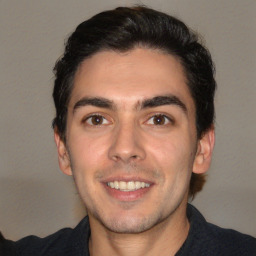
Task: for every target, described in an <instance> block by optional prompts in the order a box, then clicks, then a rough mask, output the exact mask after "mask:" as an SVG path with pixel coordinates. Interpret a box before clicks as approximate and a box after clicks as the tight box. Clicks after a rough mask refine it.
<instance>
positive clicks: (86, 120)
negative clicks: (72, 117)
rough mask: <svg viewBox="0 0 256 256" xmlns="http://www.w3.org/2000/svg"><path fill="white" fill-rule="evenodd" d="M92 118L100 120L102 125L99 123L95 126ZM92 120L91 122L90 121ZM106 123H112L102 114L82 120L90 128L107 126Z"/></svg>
mask: <svg viewBox="0 0 256 256" xmlns="http://www.w3.org/2000/svg"><path fill="white" fill-rule="evenodd" d="M92 118H99V119H101V121H103V122H102V123H98V124H93V123H92ZM89 120H90V121H89ZM105 122H108V123H110V121H108V119H107V118H105V117H104V116H103V115H101V114H92V115H90V116H87V117H86V118H84V119H83V120H82V123H87V124H88V125H90V126H101V125H107V124H106V123H105Z"/></svg>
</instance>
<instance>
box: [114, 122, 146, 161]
mask: <svg viewBox="0 0 256 256" xmlns="http://www.w3.org/2000/svg"><path fill="white" fill-rule="evenodd" d="M138 130H139V128H137V127H136V126H135V125H131V124H130V125H129V124H127V123H126V124H120V125H119V126H118V127H116V129H115V132H114V134H113V138H112V144H111V146H110V148H109V158H110V159H112V160H114V161H116V162H124V163H129V162H134V161H141V160H143V159H144V158H145V156H146V152H145V150H144V145H143V141H142V137H141V136H140V134H139V131H138Z"/></svg>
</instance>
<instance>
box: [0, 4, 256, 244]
mask: <svg viewBox="0 0 256 256" xmlns="http://www.w3.org/2000/svg"><path fill="white" fill-rule="evenodd" d="M136 3H140V4H141V3H143V4H146V5H148V6H150V7H153V8H156V9H158V10H162V11H166V12H168V13H170V14H173V15H175V16H177V17H179V18H181V19H182V20H184V21H185V22H186V23H188V24H189V25H190V27H192V28H193V29H194V30H196V31H199V32H200V33H201V34H202V36H203V37H204V38H205V41H206V42H207V46H208V48H209V49H210V51H211V52H212V55H213V59H214V60H215V63H216V67H217V82H218V86H219V88H218V93H217V98H216V110H217V123H216V135H217V142H216V148H215V152H214V159H213V164H212V167H211V169H210V171H209V174H208V183H207V184H206V186H205V188H204V191H203V192H202V193H201V194H200V195H198V197H197V198H196V199H195V201H194V204H195V205H196V206H197V207H198V208H199V209H200V210H201V212H202V213H203V214H204V215H205V217H206V218H207V219H208V220H209V221H211V222H214V223H216V224H218V225H220V226H223V227H228V228H230V227H232V228H234V229H237V230H239V231H241V232H245V233H249V234H251V235H254V236H256V220H255V216H256V202H255V201H256V186H255V181H256V174H255V173H256V168H255V167H256V164H255V159H256V135H255V128H256V118H255V108H256V101H255V98H256V87H255V81H256V76H255V74H256V61H255V60H256V56H255V55H256V51H255V48H256V35H255V31H256V15H255V13H256V1H255V0H251V1H250V0H243V1H242V0H224V1H223V0H215V1H210V0H208V1H206V0H193V1H192V0H180V1H178V0H147V1H146V0H145V1H117V0H108V1H103V0H101V1H100V0H94V1H93V0H90V1H89V0H87V1H82V0H73V1H70V0H41V1H39V0H38V1H34V0H16V1H15V0H0V46H1V47H0V65H1V66H0V83H1V86H0V121H1V125H0V230H2V232H3V233H4V234H5V236H7V237H8V238H10V239H19V238H20V237H22V236H25V235H29V234H36V235H39V236H45V235H47V234H50V233H52V232H54V231H56V230H58V229H60V228H62V227H66V226H74V225H75V224H76V223H77V222H78V221H79V220H80V219H81V218H82V216H83V215H84V209H83V207H82V206H81V203H80V201H79V196H78V195H77V192H76V190H75V188H74V185H73V181H72V178H70V177H66V176H64V175H63V174H62V173H61V172H60V171H59V168H58V163H57V153H56V150H55V145H54V141H53V132H52V130H51V120H52V118H53V115H54V108H53V103H52V99H51V91H52V85H53V74H52V71H51V70H52V67H53V65H54V63H55V61H56V59H57V58H58V57H59V56H60V55H61V53H62V51H63V41H64V38H67V36H68V34H69V33H70V32H71V31H73V30H74V28H75V27H76V26H77V25H78V24H79V23H80V22H82V21H83V20H85V19H87V18H89V17H90V16H92V15H93V14H95V13H97V12H99V11H102V10H104V9H108V8H113V7H116V6H118V5H131V4H136Z"/></svg>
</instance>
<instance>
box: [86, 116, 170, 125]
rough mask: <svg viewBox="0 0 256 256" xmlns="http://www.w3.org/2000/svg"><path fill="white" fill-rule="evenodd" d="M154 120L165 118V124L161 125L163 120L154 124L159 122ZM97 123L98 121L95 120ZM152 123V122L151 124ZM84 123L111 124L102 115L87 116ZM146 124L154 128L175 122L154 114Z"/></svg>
mask: <svg viewBox="0 0 256 256" xmlns="http://www.w3.org/2000/svg"><path fill="white" fill-rule="evenodd" d="M93 118H98V123H93V120H92V119H93ZM154 118H164V123H161V120H159V121H160V122H159V123H154V121H157V120H154ZM94 121H96V122H97V120H94ZM151 121H152V122H151ZM82 123H83V124H84V123H86V124H87V125H89V126H94V127H95V126H102V125H108V124H110V123H111V122H110V121H108V119H107V118H105V117H104V116H103V115H101V114H97V113H95V114H91V115H90V116H87V117H85V118H84V119H83V120H82ZM145 123H146V124H148V125H152V126H166V125H168V124H170V123H171V124H174V120H173V119H172V118H170V117H168V116H166V115H164V114H161V113H157V114H154V115H153V116H150V117H149V118H148V119H147V120H146V122H145Z"/></svg>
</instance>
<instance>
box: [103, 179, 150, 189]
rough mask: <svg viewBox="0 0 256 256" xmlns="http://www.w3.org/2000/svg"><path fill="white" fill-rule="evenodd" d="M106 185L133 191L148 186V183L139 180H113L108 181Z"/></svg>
mask: <svg viewBox="0 0 256 256" xmlns="http://www.w3.org/2000/svg"><path fill="white" fill-rule="evenodd" d="M107 185H108V186H109V187H111V188H114V189H119V190H121V191H134V190H137V189H141V188H148V187H150V184H149V183H145V182H140V181H128V182H126V181H116V180H115V181H113V182H108V183H107Z"/></svg>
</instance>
